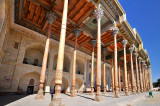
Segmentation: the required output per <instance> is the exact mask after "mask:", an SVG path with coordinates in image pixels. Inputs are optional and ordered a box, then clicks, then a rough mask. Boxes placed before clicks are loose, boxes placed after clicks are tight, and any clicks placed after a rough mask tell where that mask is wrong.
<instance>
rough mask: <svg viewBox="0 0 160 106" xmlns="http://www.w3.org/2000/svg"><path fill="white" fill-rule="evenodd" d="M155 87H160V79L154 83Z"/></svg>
mask: <svg viewBox="0 0 160 106" xmlns="http://www.w3.org/2000/svg"><path fill="white" fill-rule="evenodd" d="M153 86H154V87H158V86H160V78H159V79H157V82H154V83H153Z"/></svg>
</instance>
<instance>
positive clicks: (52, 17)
mask: <svg viewBox="0 0 160 106" xmlns="http://www.w3.org/2000/svg"><path fill="white" fill-rule="evenodd" d="M46 17H47V18H48V23H49V28H48V35H47V40H46V45H45V51H44V55H43V63H42V69H41V75H40V85H39V91H38V93H37V95H36V96H35V98H34V99H35V100H44V95H43V88H44V82H45V75H46V67H47V60H48V53H49V44H50V33H51V25H52V23H53V22H54V20H55V18H56V17H55V14H54V13H52V12H48V13H47V14H46Z"/></svg>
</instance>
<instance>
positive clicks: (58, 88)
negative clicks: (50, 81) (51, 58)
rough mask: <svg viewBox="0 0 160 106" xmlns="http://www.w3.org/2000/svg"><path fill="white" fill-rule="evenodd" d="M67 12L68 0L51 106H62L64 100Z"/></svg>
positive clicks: (66, 0)
mask: <svg viewBox="0 0 160 106" xmlns="http://www.w3.org/2000/svg"><path fill="white" fill-rule="evenodd" d="M67 10H68V0H64V8H63V16H62V24H61V35H60V41H59V50H58V58H57V68H56V75H55V95H54V97H53V100H52V101H51V103H50V105H49V106H55V105H56V106H57V105H61V101H62V98H61V96H60V93H61V85H62V73H63V61H64V48H65V37H66V26H67Z"/></svg>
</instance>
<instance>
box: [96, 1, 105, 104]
mask: <svg viewBox="0 0 160 106" xmlns="http://www.w3.org/2000/svg"><path fill="white" fill-rule="evenodd" d="M100 6H101V5H100V4H99V5H98V9H96V10H95V14H94V15H95V18H96V19H97V70H96V71H97V75H96V86H97V92H96V96H95V98H94V100H95V101H98V102H100V101H102V95H101V88H100V87H101V18H102V16H103V10H102V9H101V7H100Z"/></svg>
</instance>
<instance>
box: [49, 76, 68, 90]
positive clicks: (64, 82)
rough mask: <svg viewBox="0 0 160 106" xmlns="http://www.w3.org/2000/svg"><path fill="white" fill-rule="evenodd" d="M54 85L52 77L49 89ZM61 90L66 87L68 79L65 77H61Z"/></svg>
mask: <svg viewBox="0 0 160 106" xmlns="http://www.w3.org/2000/svg"><path fill="white" fill-rule="evenodd" d="M54 86H55V78H53V79H52V80H51V82H50V89H54ZM61 87H62V88H61V91H62V92H64V91H66V90H67V88H68V80H67V79H66V78H64V77H63V78H62V85H61Z"/></svg>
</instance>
